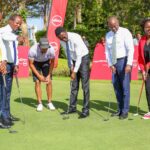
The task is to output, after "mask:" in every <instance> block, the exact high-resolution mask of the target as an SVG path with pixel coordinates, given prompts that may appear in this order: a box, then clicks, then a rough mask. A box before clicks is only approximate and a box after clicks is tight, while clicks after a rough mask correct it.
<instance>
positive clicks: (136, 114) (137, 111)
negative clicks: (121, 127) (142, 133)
mask: <svg viewBox="0 0 150 150" xmlns="http://www.w3.org/2000/svg"><path fill="white" fill-rule="evenodd" d="M144 83H145V81H144V80H143V82H142V86H141V90H140V94H139V99H138V104H137V110H136V113H135V114H134V115H133V116H138V115H139V105H140V101H141V96H142V92H143V87H144Z"/></svg>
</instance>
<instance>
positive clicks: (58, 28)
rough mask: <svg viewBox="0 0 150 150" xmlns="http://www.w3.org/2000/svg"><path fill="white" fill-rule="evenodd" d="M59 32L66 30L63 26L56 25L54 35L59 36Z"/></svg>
mask: <svg viewBox="0 0 150 150" xmlns="http://www.w3.org/2000/svg"><path fill="white" fill-rule="evenodd" d="M61 32H66V30H65V29H64V28H63V27H61V26H60V27H57V28H56V29H55V35H56V36H59V35H60V34H61Z"/></svg>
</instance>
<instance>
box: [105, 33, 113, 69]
mask: <svg viewBox="0 0 150 150" xmlns="http://www.w3.org/2000/svg"><path fill="white" fill-rule="evenodd" d="M109 46H110V45H109V43H108V39H107V36H106V46H105V54H106V60H107V63H108V66H109V67H110V66H112V59H111V52H110V48H109Z"/></svg>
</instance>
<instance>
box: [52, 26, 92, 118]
mask: <svg viewBox="0 0 150 150" xmlns="http://www.w3.org/2000/svg"><path fill="white" fill-rule="evenodd" d="M55 34H56V36H57V37H58V38H59V39H60V40H61V45H62V46H63V48H64V49H65V52H66V56H67V59H68V66H69V68H70V73H71V75H70V76H71V80H72V81H71V95H70V105H69V109H68V110H67V111H66V112H65V113H68V114H71V113H75V112H76V104H77V96H78V91H79V82H80V79H81V82H82V89H83V94H84V100H83V108H82V113H81V114H80V116H79V118H86V117H87V116H89V97H90V91H89V62H90V60H89V51H88V49H87V47H86V45H85V43H84V42H83V40H82V38H81V36H80V35H79V34H76V33H72V32H66V31H65V29H64V28H63V27H58V28H56V30H55Z"/></svg>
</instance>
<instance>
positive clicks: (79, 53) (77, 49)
mask: <svg viewBox="0 0 150 150" xmlns="http://www.w3.org/2000/svg"><path fill="white" fill-rule="evenodd" d="M76 38H77V40H74V41H75V42H78V43H74V46H75V53H76V57H77V59H76V63H75V67H74V72H78V70H79V67H80V65H81V61H82V49H81V48H80V45H82V44H83V43H82V42H83V41H82V38H81V36H79V35H77V36H76Z"/></svg>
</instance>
